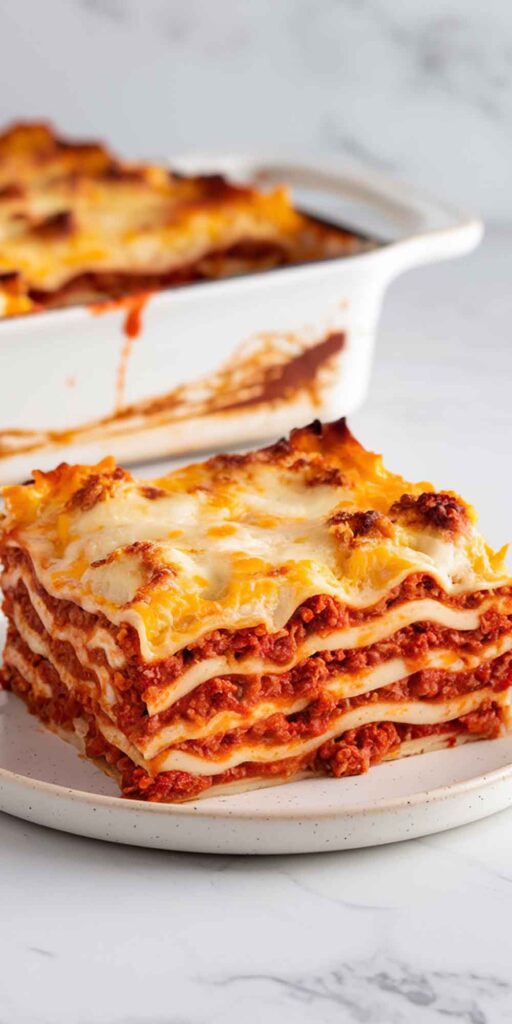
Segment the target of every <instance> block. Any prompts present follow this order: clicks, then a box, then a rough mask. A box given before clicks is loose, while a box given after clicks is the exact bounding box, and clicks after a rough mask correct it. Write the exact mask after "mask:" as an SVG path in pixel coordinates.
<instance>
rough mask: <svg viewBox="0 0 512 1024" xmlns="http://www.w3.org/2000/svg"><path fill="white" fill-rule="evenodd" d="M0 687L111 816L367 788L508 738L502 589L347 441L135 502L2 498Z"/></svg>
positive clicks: (310, 440) (240, 462) (147, 493)
mask: <svg viewBox="0 0 512 1024" xmlns="http://www.w3.org/2000/svg"><path fill="white" fill-rule="evenodd" d="M4 498H5V506H6V509H5V518H4V520H3V528H2V547H1V557H2V561H3V564H4V574H3V582H2V586H3V591H4V608H5V612H6V615H7V617H8V620H9V629H8V636H7V643H6V648H5V678H6V682H7V684H8V685H9V686H11V687H12V689H13V690H15V691H16V692H17V693H18V694H19V695H20V696H21V697H22V699H23V700H25V701H26V703H27V705H28V706H29V708H30V709H31V711H33V712H34V713H35V714H36V715H38V716H39V717H40V718H41V719H42V720H43V721H44V722H46V723H47V724H48V725H49V726H50V728H52V729H54V730H57V731H59V732H60V731H62V732H63V733H65V734H66V735H68V736H72V737H73V738H74V739H75V741H76V742H77V743H78V744H79V745H80V746H81V747H82V748H83V749H84V750H85V752H86V754H87V755H88V756H89V757H90V758H93V759H95V760H98V761H99V762H100V763H101V764H103V765H104V766H105V767H106V768H107V770H109V771H112V772H114V773H115V774H116V776H117V777H118V778H119V780H120V784H121V787H122V791H123V793H124V794H126V795H127V796H132V797H139V798H143V799H148V800H154V801H180V800H187V799H190V798H194V797H197V796H199V795H209V794H210V793H211V794H215V793H218V792H223V791H224V790H226V789H227V790H231V789H233V788H238V789H240V788H250V787H252V786H255V785H259V786H261V785H270V784H272V783H275V782H282V781H285V780H289V779H293V778H297V777H303V776H313V775H320V774H329V775H334V776H343V775H350V774H354V773H359V772H363V771H365V770H366V769H368V767H369V766H370V765H372V764H374V763H376V762H378V761H381V760H383V759H386V758H395V757H399V756H403V755H406V754H411V753H417V752H421V751H425V750H431V749H433V748H437V747H441V746H450V745H452V744H454V743H458V742H464V741H466V740H473V739H481V738H489V737H495V736H498V735H499V734H500V733H501V732H502V731H503V730H504V729H505V728H506V727H507V725H508V723H509V687H510V684H511V681H512V585H511V580H510V579H509V577H508V576H507V574H506V572H505V570H504V567H503V553H498V554H493V553H492V552H491V551H490V550H489V549H488V548H487V546H486V545H485V543H484V541H483V540H482V538H481V537H480V536H479V534H478V533H477V532H476V531H475V528H474V517H473V513H472V510H471V509H470V508H469V507H468V506H467V505H465V504H464V503H463V502H462V501H461V500H460V499H459V498H457V497H456V496H455V495H453V494H451V493H436V492H435V491H433V490H432V488H431V486H430V485H429V484H426V483H421V484H409V483H406V482H405V481H404V480H403V479H402V478H401V477H399V476H396V475H394V474H392V473H389V472H388V471H387V470H385V469H384V467H383V465H382V462H381V459H380V457H378V456H376V455H373V454H371V453H369V452H367V451H365V450H364V449H363V448H362V447H361V446H360V445H359V444H358V443H357V442H356V441H355V440H354V438H353V437H352V436H351V435H350V433H349V431H348V430H347V428H346V426H345V424H344V422H343V421H341V422H339V423H334V424H331V425H328V426H322V425H321V424H319V423H316V424H312V425H311V426H310V427H308V428H305V429H302V430H298V431H295V432H294V433H292V435H291V437H290V439H289V440H286V441H282V442H280V443H278V444H277V445H274V446H273V447H271V448H267V449H264V450H262V451H257V452H252V453H249V454H247V455H226V456H217V457H216V458H213V459H211V460H209V461H208V462H205V463H203V464H198V465H192V466H189V467H187V468H185V469H180V470H177V471H175V472H173V473H171V474H169V475H168V476H165V477H163V478H161V479H159V480H156V481H152V482H151V483H148V482H147V481H137V480H134V479H132V477H131V476H130V475H129V474H128V473H127V472H125V471H124V470H122V469H120V468H117V467H116V466H115V465H114V463H113V462H112V461H111V460H105V461H104V462H102V463H100V464H99V465H98V466H95V467H85V466H67V465H61V466H59V467H58V468H57V469H56V470H55V471H53V472H51V473H47V474H43V473H36V474H35V477H34V481H33V482H30V483H28V484H27V485H25V486H12V487H8V488H6V489H5V490H4Z"/></svg>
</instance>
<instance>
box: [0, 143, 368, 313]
mask: <svg viewBox="0 0 512 1024" xmlns="http://www.w3.org/2000/svg"><path fill="white" fill-rule="evenodd" d="M258 244H259V245H260V246H261V245H263V247H265V246H266V247H267V256H266V258H265V255H264V254H265V248H263V250H260V253H261V252H262V253H263V255H261V254H260V255H258ZM357 244H358V243H357V240H356V239H355V238H353V237H352V236H349V235H347V234H346V233H344V232H342V231H336V230H335V229H330V228H327V227H325V228H323V229H322V227H321V226H320V225H319V224H317V223H316V222H313V221H311V220H309V219H308V218H306V217H304V216H302V215H301V214H299V213H298V212H297V211H296V210H294V208H293V206H292V204H291V201H290V197H289V195H288V193H287V191H286V189H285V188H276V189H274V190H273V191H271V192H268V193H264V192H259V191H258V190H257V189H256V188H249V187H242V186H237V185H233V184H230V183H229V182H227V181H225V180H224V179H223V178H221V177H220V176H218V175H210V176H204V177H197V178H187V177H183V176H182V175H174V174H172V173H171V172H170V171H169V170H168V169H167V168H165V167H157V166H152V165H147V164H126V163H121V162H120V161H119V160H117V159H115V158H114V157H113V156H112V154H111V153H109V152H108V150H106V149H105V148H104V147H102V146H99V145H96V144H87V143H82V144H79V143H78V144H70V143H69V142H66V141H64V140H61V139H59V138H58V137H57V136H56V135H55V134H54V133H53V132H52V131H51V129H50V128H49V127H48V126H46V125H43V124H40V125H37V124H34V125H30V124H27V125H18V126H14V127H13V128H11V129H10V130H8V131H6V132H4V134H3V135H0V275H9V276H5V277H4V280H3V281H0V292H3V301H2V307H3V310H2V308H0V315H5V316H9V315H16V314H19V313H23V312H27V311H29V310H30V309H31V308H34V307H35V308H37V306H38V303H43V304H44V303H45V301H46V299H45V294H44V293H47V294H48V295H50V294H51V293H52V292H54V291H56V290H58V289H62V288H64V287H65V286H66V285H67V284H68V283H69V282H71V281H73V279H75V278H79V277H80V275H84V274H101V275H107V274H111V275H113V276H115V277H117V279H118V284H117V285H116V288H117V291H120V293H121V294H122V293H123V291H122V275H123V274H124V275H137V276H139V277H141V279H142V280H143V281H144V276H145V277H146V283H145V284H142V285H141V286H140V287H142V288H146V287H150V286H151V285H150V281H148V280H147V279H148V278H150V277H151V275H153V276H155V275H158V274H160V275H165V274H172V273H173V272H174V273H175V272H177V271H178V270H183V269H186V268H190V267H191V266H193V265H195V264H197V263H198V261H203V263H202V265H201V273H200V275H199V276H200V277H208V276H211V277H219V276H231V275H232V274H236V273H240V272H243V271H244V270H245V271H247V270H250V269H252V267H253V266H254V267H255V268H256V269H258V268H259V267H260V266H263V269H265V268H266V263H267V264H269V265H272V263H274V265H275V263H276V259H277V262H283V261H284V262H286V261H289V262H301V261H304V260H307V259H318V258H325V257H327V256H335V255H340V254H343V253H345V252H347V251H351V250H352V249H355V248H356V247H357ZM237 245H238V246H241V247H242V250H241V251H240V252H238V251H237V250H236V246H237ZM243 246H245V250H244V249H243ZM251 246H252V249H251ZM272 246H274V247H276V249H277V254H278V256H277V258H276V254H275V253H274V256H273V257H272ZM269 247H270V255H269V253H268V250H269ZM222 253H225V254H226V255H225V256H224V258H222V257H221V255H216V257H215V259H214V260H213V262H212V263H211V265H209V264H208V263H207V262H206V260H207V258H208V257H210V258H212V256H213V254H222ZM231 253H232V255H231ZM280 253H281V255H279V254H280ZM251 254H252V255H251ZM265 259H266V263H265ZM185 279H186V278H185ZM119 281H121V285H119ZM155 286H156V287H157V286H158V282H157V283H156V285H155ZM92 287H93V282H90V281H89V282H88V283H86V282H82V284H81V288H82V293H83V292H84V289H85V290H87V288H89V289H91V288H92ZM114 291H115V289H114ZM39 293H43V294H39ZM101 294H102V292H101V289H100V294H99V297H101ZM109 294H111V292H110V291H109V281H108V280H107V279H106V278H105V285H104V290H103V297H105V295H106V296H107V297H108V295H109ZM31 298H32V299H33V302H31ZM69 301H73V295H71V294H67V295H63V296H62V297H61V299H60V301H58V302H57V304H67V302H69ZM76 301H82V300H81V299H80V298H76ZM83 301H87V299H84V300H83Z"/></svg>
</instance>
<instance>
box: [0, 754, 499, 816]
mask: <svg viewBox="0 0 512 1024" xmlns="http://www.w3.org/2000/svg"><path fill="white" fill-rule="evenodd" d="M507 739H509V740H510V737H505V738H504V739H502V740H492V741H489V742H492V743H493V744H497V743H503V742H506V741H507ZM436 753H443V754H446V753H449V751H438V752H436ZM77 756H78V755H77ZM419 756H421V757H426V756H429V755H425V754H423V755H419ZM508 778H510V780H511V782H512V762H511V763H510V764H507V765H503V766H502V767H500V768H494V769H492V770H491V771H489V772H484V773H482V774H481V775H475V776H474V777H472V778H469V779H464V780H460V781H458V782H453V783H449V784H446V785H443V786H437V787H435V788H434V789H425V790H423V791H422V792H419V793H412V794H410V795H409V796H396V797H389V798H387V799H385V800H381V799H379V800H378V801H376V802H375V803H369V802H361V803H359V804H351V805H350V806H349V807H344V806H343V805H342V804H340V803H336V804H335V805H333V806H332V807H328V808H325V809H323V810H322V809H317V810H316V811H315V817H316V818H318V819H319V820H324V819H330V818H339V817H340V816H341V815H343V816H347V817H350V818H357V817H361V816H367V815H368V814H370V813H371V814H372V815H375V814H388V813H390V812H393V811H394V810H397V809H399V808H402V807H403V806H404V805H407V807H410V808H413V807H418V806H422V805H424V804H426V803H428V804H433V803H436V802H437V803H439V802H443V801H446V800H448V799H452V798H456V797H457V796H459V795H467V794H472V793H474V792H478V793H481V791H482V790H485V789H486V788H487V787H492V786H494V785H496V784H498V783H500V782H504V781H506V780H507V779H508ZM301 781H303V782H307V784H308V786H313V785H316V784H317V783H319V782H321V781H322V780H321V779H315V778H312V779H306V780H301ZM337 781H338V782H342V781H343V780H337ZM2 782H4V783H6V784H7V785H8V786H9V785H10V784H17V785H18V786H22V787H23V788H24V789H27V790H30V791H32V792H35V793H44V794H46V795H48V796H54V797H61V796H64V795H65V796H66V797H68V798H70V799H72V800H74V801H76V802H78V803H84V804H90V805H95V806H98V805H99V806H101V807H105V808H109V809H112V810H116V811H120V812H121V813H123V814H130V813H131V812H132V811H134V810H137V811H139V812H142V813H144V814H153V815H164V816H166V817H169V816H170V815H171V816H173V817H194V818H218V819H221V820H222V819H224V818H226V817H229V818H230V819H233V818H234V819H240V820H244V819H249V820H251V821H254V820H256V821H257V820H262V821H268V820H269V818H279V819H286V818H288V819H296V818H298V817H300V816H301V815H300V812H299V810H298V809H295V808H286V807H282V808H279V809H278V810H276V809H273V808H271V807H266V808H263V809H262V810H260V811H255V810H254V809H252V810H251V809H249V808H248V809H247V810H244V809H240V808H237V809H236V810H230V809H229V804H230V803H231V801H232V799H233V797H232V796H229V795H225V796H216V797H215V798H214V799H215V801H216V802H217V803H219V802H220V801H222V806H212V801H211V800H210V801H208V800H201V801H195V802H190V803H184V804H159V803H151V802H149V801H145V800H131V799H130V800H128V799H126V798H124V797H121V796H109V795H108V794H104V793H92V792H87V791H86V790H81V789H73V788H70V787H67V786H62V785H59V784H58V783H54V782H45V781H43V780H41V779H34V778H31V777H30V776H28V775H22V774H20V773H18V772H13V771H11V770H10V769H8V768H0V810H2V807H1V803H2V800H1V792H2ZM288 785H293V783H291V784H288ZM284 786H285V787H286V784H284ZM271 788H272V787H271ZM280 788H281V787H280ZM258 792H259V793H261V794H264V793H265V788H264V787H263V788H262V789H260V790H258ZM281 792H285V789H283V788H281ZM236 795H237V796H240V795H243V794H240V793H239V794H236ZM509 802H510V806H512V786H511V790H510V801H509ZM7 813H12V812H7Z"/></svg>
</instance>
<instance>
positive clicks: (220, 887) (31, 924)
mask: <svg viewBox="0 0 512 1024" xmlns="http://www.w3.org/2000/svg"><path fill="white" fill-rule="evenodd" d="M511 250H512V232H506V231H502V232H501V233H496V232H495V233H493V234H492V235H491V236H490V237H489V239H488V240H487V241H486V243H485V245H484V246H483V248H482V249H481V251H480V253H478V254H475V255H474V256H472V257H470V258H467V259H466V260H463V261H458V262H454V263H452V264H446V265H444V266H436V267H432V268H430V269H425V270H421V271H416V272H414V273H413V274H410V275H409V276H408V277H405V278H403V279H401V280H399V281H398V282H397V283H396V285H394V286H393V289H392V291H391V292H390V294H389V297H388V298H387V300H386V306H385V310H384V318H383V322H382V328H381V331H380V337H379V343H378V358H377V363H376V366H375V372H374V375H373V384H372V393H371V396H370V401H369V403H368V404H367V406H366V407H365V408H364V409H363V410H362V411H361V412H360V414H358V416H357V417H356V418H355V421H354V424H353V425H354V426H355V427H356V428H357V432H358V433H359V434H360V436H361V437H362V438H363V439H364V441H365V442H366V443H368V444H370V445H373V446H374V447H375V448H382V449H384V450H385V451H386V453H387V458H388V462H391V463H392V464H394V465H395V466H396V467H397V468H398V469H402V470H403V471H404V472H406V473H408V472H410V473H412V474H413V475H417V472H418V469H419V468H420V467H421V470H422V471H423V472H424V475H425V477H427V478H428V477H433V478H435V480H436V482H437V483H438V484H439V485H440V486H455V487H457V488H460V489H461V490H462V491H463V493H464V494H465V495H467V496H468V497H470V498H472V499H473V500H474V501H475V503H476V504H477V505H478V507H479V508H480V510H481V512H482V517H481V518H482V522H483V526H484V527H485V529H486V531H487V532H488V534H489V535H490V537H491V538H492V540H493V541H494V542H495V543H501V542H502V541H503V540H504V539H505V537H506V536H507V534H508V536H510V535H511V534H512V529H511V524H510V511H509V510H510V504H511V497H512V485H511V483H510V480H509V479H507V473H508V463H509V448H510V441H511V439H512V412H511V411H510V378H511V371H512V349H511V344H510V335H511V324H512V295H511V292H510V287H509V276H510V253H511ZM511 854H512V811H510V812H504V813H502V814H501V815H498V816H496V817H494V818H491V819H488V820H487V821H484V822H481V823H479V824H475V825H471V826H467V827H466V828H463V829H460V830H458V831H455V832H451V833H445V834H443V835H439V836H436V837H432V838H428V839H422V840H415V841H413V842H410V843H405V844H402V845H397V846H390V847H383V848H380V849H374V850H364V851H355V852H349V853H342V854H326V855H323V856H322V855H319V856H308V857H294V858H292V857H289V858H282V859H278V858H262V859H253V860H249V859H245V860H244V859H242V858H233V859H230V858H225V857H222V858H214V857H206V856H205V857H201V856H186V855H178V854H166V853H160V852H154V851H145V850H138V849H131V848H123V847H115V846H110V845H107V844H101V843H96V842H93V841H88V840H81V839H77V838H73V837H71V836H66V835H62V834H58V833H54V832H50V831H46V830H44V829H42V828H38V827H35V826H29V825H26V824H24V823H23V822H21V821H16V820H15V819H13V818H8V817H6V816H3V817H0V1021H1V1022H2V1024H206V1022H208V1024H212V1022H221V1021H222V1024H260V1022H262V1021H264V1022H265V1024H310V1022H314V1024H339V1022H341V1024H345V1022H346V1024H352V1022H354V1024H416V1022H417V1024H443V1022H446V1021H448V1020H454V1021H460V1022H462V1024H501V1022H503V1024H505V1022H506V1021H510V1020H512V975H511V971H510V920H511V917H512V864H511Z"/></svg>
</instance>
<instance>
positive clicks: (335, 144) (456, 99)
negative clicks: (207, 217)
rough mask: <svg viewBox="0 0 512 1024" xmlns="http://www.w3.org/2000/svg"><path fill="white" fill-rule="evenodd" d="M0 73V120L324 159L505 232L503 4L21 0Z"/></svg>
mask: <svg viewBox="0 0 512 1024" xmlns="http://www.w3.org/2000/svg"><path fill="white" fill-rule="evenodd" d="M0 66H1V68H2V82H3V88H2V89H1V90H0V123H1V122H4V121H5V120H8V119H11V118H15V117H19V116H25V117H33V116H34V115H38V116H43V117H51V118H52V119H54V120H55V122H56V123H57V124H59V125H60V126H61V127H62V129H63V130H66V131H68V132H71V133H78V134H87V135H93V136H100V137H103V138H105V139H111V140H112V142H113V143H115V145H116V146H117V147H118V148H119V149H120V150H122V151H124V152H126V153H127V154H132V155H139V156H140V155H151V154H153V155H155V156H158V155H159V156H164V157H165V156H167V155H168V154H171V153H176V152H180V151H182V150H188V149H199V150H204V149H208V148H214V149H219V148H226V147H232V146H235V147H242V148H247V149H249V150H251V151H252V150H261V149H269V148H272V147H274V146H279V147H280V148H281V147H286V148H288V147H294V148H295V147H296V148H300V149H301V150H304V151H312V152H318V151H319V150H326V151H329V152H334V153H340V154H343V155H348V156H351V157H357V158H359V159H361V160H363V161H364V162H366V163H368V164H370V165H371V166H375V167H377V168H383V169H385V170H391V171H393V172H395V173H397V174H399V175H400V176H402V177H404V178H409V179H410V180H411V181H413V182H416V183H417V184H420V185H423V186H425V187H427V188H429V189H432V190H433V191H436V192H437V193H438V194H439V195H444V196H446V197H447V198H452V199H458V200H459V202H460V203H461V204H463V205H466V206H467V207H468V208H469V209H475V210H481V211H482V212H483V213H484V214H485V215H486V216H487V217H489V216H492V217H496V218H506V219H508V220H511V219H512V200H511V192H510V188H509V187H508V182H509V180H510V176H511V171H512V132H511V131H510V121H511V116H512V5H511V3H510V0H486V2H485V4H484V3H482V2H481V0H428V3H420V2H418V0H417V2H411V0H279V2H276V0H252V2H251V3H242V2H237V0H45V2H44V3H42V2H40V0H16V2H15V3H14V2H13V3H7V2H4V3H3V4H2V11H1V26H0Z"/></svg>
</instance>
